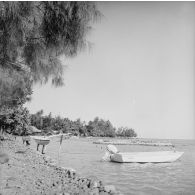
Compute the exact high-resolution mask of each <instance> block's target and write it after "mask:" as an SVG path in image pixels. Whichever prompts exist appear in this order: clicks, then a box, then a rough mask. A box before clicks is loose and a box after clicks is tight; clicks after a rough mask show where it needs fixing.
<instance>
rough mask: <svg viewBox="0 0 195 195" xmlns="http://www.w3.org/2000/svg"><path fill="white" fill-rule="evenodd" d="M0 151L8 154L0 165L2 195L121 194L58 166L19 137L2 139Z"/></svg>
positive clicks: (112, 187) (0, 192) (99, 182)
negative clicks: (5, 161) (7, 159)
mask: <svg viewBox="0 0 195 195" xmlns="http://www.w3.org/2000/svg"><path fill="white" fill-rule="evenodd" d="M0 152H1V153H3V152H5V153H7V154H8V156H9V161H8V162H7V163H4V164H0V194H1V195H16V194H19V195H20V194H21V195H23V194H24V195H31V194H32V195H36V194H37V195H38V194H48V195H54V194H56V195H62V194H64V195H69V194H70V195H72V194H78V195H79V194H83V195H85V194H86V195H87V194H90V195H99V194H100V195H107V194H121V193H120V192H118V191H117V190H116V189H115V187H114V186H105V185H104V184H103V183H102V182H101V181H97V180H96V179H93V178H84V177H82V176H80V175H78V174H77V173H76V172H75V171H74V170H71V169H64V168H61V167H58V166H57V165H56V163H55V162H54V161H53V160H52V159H51V158H49V157H47V156H45V155H42V154H40V153H38V152H35V151H33V150H32V149H30V148H29V147H28V146H25V145H23V144H22V141H21V139H19V138H17V139H16V140H15V139H14V138H13V137H10V138H9V139H8V140H6V141H1V142H0Z"/></svg>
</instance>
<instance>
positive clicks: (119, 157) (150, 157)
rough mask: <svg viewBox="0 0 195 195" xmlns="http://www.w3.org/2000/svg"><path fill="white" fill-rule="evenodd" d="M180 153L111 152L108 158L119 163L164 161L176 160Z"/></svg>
mask: <svg viewBox="0 0 195 195" xmlns="http://www.w3.org/2000/svg"><path fill="white" fill-rule="evenodd" d="M182 154H183V152H177V151H159V152H129V153H116V154H112V155H111V156H110V159H111V161H113V162H119V163H166V162H174V161H176V160H177V159H179V158H180V157H181V156H182Z"/></svg>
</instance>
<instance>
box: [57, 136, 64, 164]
mask: <svg viewBox="0 0 195 195" xmlns="http://www.w3.org/2000/svg"><path fill="white" fill-rule="evenodd" d="M62 140H63V134H62V135H61V136H60V146H59V150H58V166H60V151H61V146H62Z"/></svg>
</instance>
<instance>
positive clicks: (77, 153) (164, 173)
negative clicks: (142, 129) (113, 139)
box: [46, 138, 195, 195]
mask: <svg viewBox="0 0 195 195" xmlns="http://www.w3.org/2000/svg"><path fill="white" fill-rule="evenodd" d="M94 140H95V139H94V138H91V139H89V138H80V139H68V140H63V142H62V146H61V150H60V166H63V167H71V168H73V169H75V170H76V171H77V173H79V174H81V175H82V176H86V177H93V178H97V179H100V180H102V181H103V182H104V183H105V184H111V185H115V186H116V188H117V189H118V190H120V191H121V192H122V193H123V194H136V195H137V194H140V195H142V194H144V195H145V194H148V195H149V194H150V195H153V194H154V195H156V194H158V195H159V194H166V195H169V194H170V195H172V194H175V195H179V194H181V195H183V194H185V195H188V194H189V195H194V194H195V141H188V140H171V142H172V143H173V144H175V146H176V150H178V151H184V152H185V153H184V154H183V156H182V157H181V158H180V159H179V160H177V161H176V162H173V163H157V164H153V163H145V164H139V163H113V162H108V161H103V160H102V157H103V156H104V154H105V147H106V145H99V144H93V141H94ZM116 147H117V148H118V149H119V150H120V151H160V150H172V148H170V147H157V146H138V145H123V146H116ZM58 150H59V138H58V139H57V138H55V139H53V140H52V141H51V142H50V144H49V145H48V146H47V148H46V154H47V155H49V156H50V157H52V158H54V159H56V160H57V161H58Z"/></svg>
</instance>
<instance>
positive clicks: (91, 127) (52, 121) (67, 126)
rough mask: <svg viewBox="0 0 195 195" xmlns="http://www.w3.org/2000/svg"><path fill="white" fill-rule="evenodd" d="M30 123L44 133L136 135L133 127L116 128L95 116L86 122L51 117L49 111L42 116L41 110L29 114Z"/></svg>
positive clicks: (111, 135)
mask: <svg viewBox="0 0 195 195" xmlns="http://www.w3.org/2000/svg"><path fill="white" fill-rule="evenodd" d="M30 120H31V125H33V126H35V127H37V128H38V129H41V130H42V131H43V132H44V133H45V134H53V133H60V132H64V133H72V134H73V135H79V136H94V137H115V136H120V137H136V136H137V134H136V133H135V131H134V130H133V129H129V128H124V127H120V128H119V129H118V130H117V129H116V128H115V127H113V125H112V123H111V122H110V121H109V120H103V119H100V118H98V117H96V118H95V119H94V120H93V121H89V122H88V123H86V122H84V121H81V120H80V119H77V120H76V121H72V120H70V119H68V118H62V117H60V116H57V117H52V115H51V113H50V114H48V115H45V116H43V111H42V110H40V111H39V112H37V113H35V114H32V115H31V116H30Z"/></svg>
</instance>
